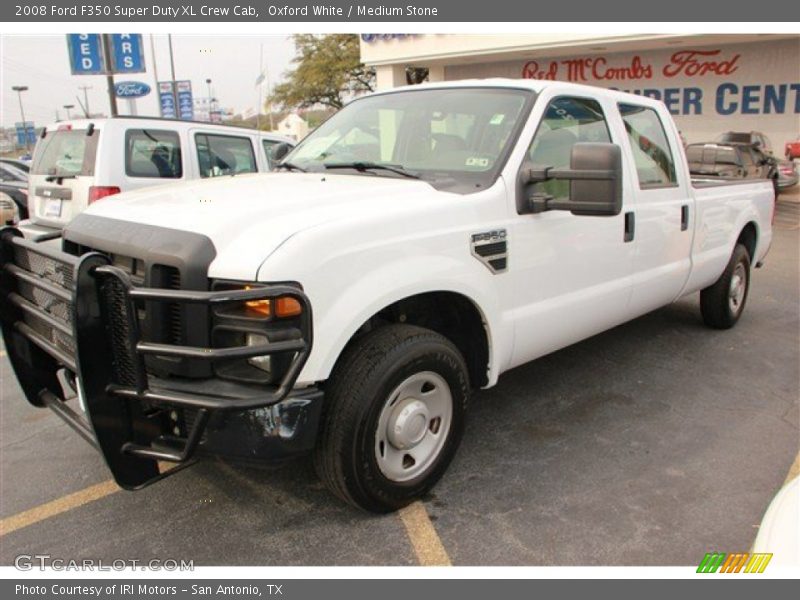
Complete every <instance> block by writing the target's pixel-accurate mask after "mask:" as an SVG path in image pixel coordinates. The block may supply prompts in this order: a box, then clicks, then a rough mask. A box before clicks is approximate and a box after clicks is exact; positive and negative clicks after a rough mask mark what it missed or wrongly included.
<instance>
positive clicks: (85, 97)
mask: <svg viewBox="0 0 800 600" xmlns="http://www.w3.org/2000/svg"><path fill="white" fill-rule="evenodd" d="M78 89H79V90H83V107H82V108H83V112H84V114H85V115H86V118H87V119H88V118H89V117H90V116H91V113H90V112H89V94H88V91H89V90H90V89H92V86H90V85H79V86H78ZM79 102H80V101H79Z"/></svg>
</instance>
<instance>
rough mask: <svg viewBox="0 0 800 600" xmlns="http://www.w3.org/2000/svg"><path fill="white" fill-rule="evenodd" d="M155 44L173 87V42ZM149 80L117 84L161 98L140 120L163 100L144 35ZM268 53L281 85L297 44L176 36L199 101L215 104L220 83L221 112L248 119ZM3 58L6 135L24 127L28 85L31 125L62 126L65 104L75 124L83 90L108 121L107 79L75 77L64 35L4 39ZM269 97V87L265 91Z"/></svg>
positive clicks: (178, 63) (180, 64)
mask: <svg viewBox="0 0 800 600" xmlns="http://www.w3.org/2000/svg"><path fill="white" fill-rule="evenodd" d="M153 39H154V42H155V54H156V57H155V58H156V68H157V69H158V79H159V80H161V81H164V80H169V77H170V76H169V49H168V44H167V36H166V35H158V34H156V35H153ZM143 42H144V47H145V63H146V65H147V72H146V73H138V74H133V75H118V76H117V80H118V81H121V80H136V81H144V82H146V83H148V84H149V85H150V86H151V87H152V88H153V91H152V92H151V93H150V95H149V96H147V97H145V98H142V99H141V100H138V101H137V104H138V112H139V114H140V115H147V114H151V115H158V102H157V96H156V92H155V76H154V72H153V55H152V54H151V52H150V34H144V36H143ZM261 44H263V46H264V66H265V68H266V69H268V72H269V76H270V80H271V83H272V85H275V83H276V82H277V81H279V80H280V77H281V75H282V74H283V73H284V72H285V71H286V70H287V69H288V68H289V66H290V64H289V61H290V60H291V59H292V57H293V56H294V44H293V43H292V41H291V39H290V38H288V37H287V36H277V35H272V36H244V35H242V36H206V35H203V36H200V35H196V36H192V35H173V36H172V45H173V50H174V55H175V77H176V79H179V80H180V79H190V80H191V81H192V90H193V92H194V94H195V96H207V95H208V92H207V87H206V83H205V80H206V79H207V78H210V79H211V80H212V94H213V95H214V97H215V98H217V99H218V100H219V105H220V106H221V107H225V108H227V107H230V108H233V109H234V110H235V111H236V112H242V111H244V110H246V109H248V108H253V109H255V107H256V105H257V103H258V89H257V88H256V86H255V79H256V77H257V76H258V73H259V49H260V47H261ZM0 53H1V54H2V71H1V72H0V86H2V107H0V122H2V125H3V126H4V127H10V126H13V125H14V123H15V122H16V121H19V120H20V113H19V103H18V101H17V94H16V93H15V92H13V91H12V90H11V87H12V86H16V85H27V86H28V88H29V90H28V91H27V92H23V94H22V97H23V98H22V99H23V103H24V109H25V118H26V119H27V120H29V121H34V122H35V123H36V125H37V126H39V125H42V124H46V123H50V122H52V121H54V120H55V117H56V109H58V111H59V114H60V116H61V118H62V119H63V118H65V117H66V111H65V110H64V109H63V106H64V105H65V104H74V105H75V109H72V113H73V116H75V115H77V114H78V112H79V110H80V109H79V105H78V101H77V100H76V99H75V96H76V94H81V100H82V99H83V92H82V91H80V90H79V89H78V86H83V85H90V86H92V89H91V90H89V109H90V110H91V111H92V112H98V111H102V112H104V113H106V114H108V110H109V109H108V95H107V93H106V89H105V88H106V86H105V77H103V76H96V75H80V76H73V75H71V74H70V68H69V53H68V51H67V41H66V36H64V35H51V36H29V35H26V36H13V35H3V36H2V38H1V39H0ZM264 95H266V84H265V85H264ZM118 104H119V108H120V113H125V112H126V108H127V102H126V101H120V102H119V103H118Z"/></svg>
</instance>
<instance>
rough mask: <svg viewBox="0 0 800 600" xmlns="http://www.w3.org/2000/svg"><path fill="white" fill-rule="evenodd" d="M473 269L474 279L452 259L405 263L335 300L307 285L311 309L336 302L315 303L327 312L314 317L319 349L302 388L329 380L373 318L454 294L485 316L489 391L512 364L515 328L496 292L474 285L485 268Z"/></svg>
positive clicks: (374, 274) (372, 275)
mask: <svg viewBox="0 0 800 600" xmlns="http://www.w3.org/2000/svg"><path fill="white" fill-rule="evenodd" d="M475 266H476V270H475V272H474V273H473V272H471V271H470V269H469V268H465V265H464V263H463V262H460V261H458V260H456V259H455V258H452V257H447V256H418V257H410V258H409V257H402V258H398V259H397V260H395V261H394V262H391V263H388V264H382V265H380V267H379V268H376V269H374V270H372V271H370V272H369V273H366V274H363V275H361V276H359V277H358V278H357V279H355V280H353V281H352V283H351V284H350V285H348V286H347V287H346V288H344V289H340V290H338V291H337V292H336V295H335V299H333V298H334V297H333V295H331V294H330V291H329V290H326V291H325V292H327V293H325V292H320V291H319V290H316V289H315V286H314V285H308V286H307V287H306V293H307V294H308V295H309V298H310V299H311V304H312V307H313V306H314V305H315V298H318V297H319V296H320V295H324V296H326V297H327V298H329V299H333V301H332V303H330V304H329V305H327V306H326V303H325V302H324V301H322V302H319V303H317V304H318V305H320V306H325V308H324V310H322V311H320V310H318V311H316V312H315V315H314V320H315V323H314V329H315V332H316V339H317V343H316V344H315V346H314V349H313V351H312V353H311V356H310V357H309V360H308V362H307V363H306V365H305V367H304V369H303V372H302V373H301V374H300V378H299V383H301V384H304V383H305V384H310V383H313V382H315V381H324V380H326V379H327V378H328V377H329V376H330V373H331V371H332V370H333V367H334V365H335V364H336V361H337V360H338V358H339V356H340V355H341V353H342V351H343V350H344V347H345V346H346V345H347V343H348V342H349V341H350V339H351V338H352V337H353V335H354V334H355V333H356V332H357V331H358V329H359V328H360V327H361V326H362V325H363V324H364V323H365V322H366V321H367V320H369V318H370V317H372V316H373V315H375V314H376V313H378V312H380V311H381V310H382V309H384V308H386V307H387V306H389V305H391V304H394V303H395V302H398V301H400V300H403V299H405V298H408V297H410V296H415V295H417V294H424V293H429V292H453V293H456V294H460V295H462V296H464V297H466V298H467V299H468V300H470V302H472V304H473V305H474V306H475V307H476V309H477V310H478V311H479V313H480V314H481V317H482V319H483V322H484V327H485V328H486V335H487V339H488V344H489V365H488V368H489V373H488V379H489V382H488V384H487V387H491V386H492V385H494V384H495V383H496V381H497V378H498V375H499V373H500V371H501V370H502V368H503V365H504V364H506V363H507V362H508V360H509V358H510V354H511V352H510V349H511V346H512V342H513V328H512V327H511V326H510V325H506V326H505V327H504V326H503V324H502V319H501V318H500V314H501V312H500V305H499V299H498V297H497V294H496V292H495V291H494V290H495V287H494V286H489V285H485V286H479V285H476V284H477V283H478V280H477V279H476V275H475V273H480V272H481V271H485V268H484V267H483V266H482V265H480V264H479V263H477V262H476V263H475ZM409 273H413V274H414V278H413V280H410V279H409ZM426 274H427V276H426ZM480 277H481V278H484V277H491V275H490V274H489V273H488V271H486V275H483V273H481V275H480ZM486 290H489V291H490V292H489V293H487V291H486ZM354 309H355V310H354Z"/></svg>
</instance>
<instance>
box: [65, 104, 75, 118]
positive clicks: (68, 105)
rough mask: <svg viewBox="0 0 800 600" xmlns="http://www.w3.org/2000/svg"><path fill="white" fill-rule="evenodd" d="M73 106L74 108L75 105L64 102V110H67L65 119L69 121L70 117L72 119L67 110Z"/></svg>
mask: <svg viewBox="0 0 800 600" xmlns="http://www.w3.org/2000/svg"><path fill="white" fill-rule="evenodd" d="M73 108H75V105H74V104H65V105H64V110H66V111H67V121H69V120H70V119H72V115H71V114H70V112H69V111H70V110H72V109H73Z"/></svg>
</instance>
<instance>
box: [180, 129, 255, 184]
mask: <svg viewBox="0 0 800 600" xmlns="http://www.w3.org/2000/svg"><path fill="white" fill-rule="evenodd" d="M192 138H193V141H194V147H195V157H196V160H197V167H198V175H199V176H200V177H201V178H203V179H205V178H208V177H220V176H222V175H241V174H243V173H256V172H258V170H259V168H258V160H257V158H256V152H255V148H254V146H253V139H252V138H251V137H250V136H247V135H241V136H240V135H234V134H222V133H212V132H203V131H195V132H193V135H192Z"/></svg>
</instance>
